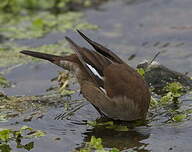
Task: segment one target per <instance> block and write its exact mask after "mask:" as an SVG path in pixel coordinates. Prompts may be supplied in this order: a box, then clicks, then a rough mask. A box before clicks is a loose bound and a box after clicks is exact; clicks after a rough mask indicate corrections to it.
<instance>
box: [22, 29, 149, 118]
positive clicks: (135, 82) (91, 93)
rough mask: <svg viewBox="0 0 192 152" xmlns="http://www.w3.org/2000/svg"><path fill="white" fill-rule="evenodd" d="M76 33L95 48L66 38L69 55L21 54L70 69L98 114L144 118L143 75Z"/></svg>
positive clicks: (146, 97)
mask: <svg viewBox="0 0 192 152" xmlns="http://www.w3.org/2000/svg"><path fill="white" fill-rule="evenodd" d="M78 33H79V34H80V35H81V36H82V37H83V38H84V39H85V40H86V41H87V42H88V43H89V44H90V45H92V47H93V48H94V49H95V50H88V49H87V48H83V47H80V46H78V45H77V44H76V43H75V42H73V41H72V40H71V39H70V38H68V37H66V40H67V41H68V42H69V44H70V46H71V48H72V49H73V50H74V52H75V53H74V54H72V55H68V56H63V57H62V56H55V55H50V54H45V53H40V52H33V51H27V50H24V51H21V53H23V54H26V55H30V56H33V57H37V58H41V59H45V60H48V61H50V62H52V63H54V64H57V65H58V66H61V67H63V68H64V69H68V70H70V71H72V72H73V73H74V74H75V75H76V77H77V80H78V82H79V84H80V87H81V92H82V94H83V96H84V97H85V98H86V99H87V100H88V101H89V102H90V103H91V104H92V105H93V106H94V107H95V108H96V109H97V111H98V112H99V113H100V114H101V115H102V116H106V117H108V118H111V119H115V120H124V121H132V120H138V119H145V117H146V114H147V111H148V108H149V102H150V92H149V88H148V86H147V84H146V83H145V81H144V80H143V78H142V77H141V76H140V75H139V74H138V73H137V72H136V71H135V70H134V69H133V68H131V67H130V66H129V65H127V64H126V63H125V62H124V61H122V60H121V59H120V58H119V57H118V56H117V55H116V54H114V53H113V52H112V51H111V50H109V49H107V48H105V47H104V46H102V45H101V44H98V43H96V42H94V41H92V40H90V39H89V38H88V37H87V36H85V35H84V34H83V33H82V32H80V31H78Z"/></svg>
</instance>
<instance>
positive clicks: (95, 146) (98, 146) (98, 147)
mask: <svg viewBox="0 0 192 152" xmlns="http://www.w3.org/2000/svg"><path fill="white" fill-rule="evenodd" d="M93 151H96V152H120V150H118V149H117V148H112V149H109V150H106V149H104V148H103V145H102V139H101V138H96V137H94V136H92V137H91V140H90V142H87V143H86V144H85V147H84V148H82V149H80V150H77V151H75V152H93Z"/></svg>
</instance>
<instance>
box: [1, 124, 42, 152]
mask: <svg viewBox="0 0 192 152" xmlns="http://www.w3.org/2000/svg"><path fill="white" fill-rule="evenodd" d="M42 136H45V133H44V132H42V131H40V130H34V129H32V128H30V127H28V126H23V127H21V128H20V129H19V130H12V129H1V131H0V150H1V151H2V152H11V151H12V150H11V149H12V148H11V144H12V143H13V142H15V143H16V148H17V149H25V150H28V151H30V150H31V149H33V147H34V142H33V141H30V142H28V143H27V144H22V140H25V139H33V138H39V137H42Z"/></svg>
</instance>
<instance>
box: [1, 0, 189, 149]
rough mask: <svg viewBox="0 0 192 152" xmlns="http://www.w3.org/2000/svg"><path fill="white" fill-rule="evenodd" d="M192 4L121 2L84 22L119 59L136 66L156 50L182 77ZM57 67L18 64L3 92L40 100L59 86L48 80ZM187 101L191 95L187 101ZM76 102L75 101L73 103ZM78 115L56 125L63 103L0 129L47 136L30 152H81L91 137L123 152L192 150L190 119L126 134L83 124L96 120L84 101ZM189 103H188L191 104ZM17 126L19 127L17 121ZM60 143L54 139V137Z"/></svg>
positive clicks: (49, 39) (186, 63)
mask: <svg viewBox="0 0 192 152" xmlns="http://www.w3.org/2000/svg"><path fill="white" fill-rule="evenodd" d="M191 6H192V1H191V0H182V1H181V0H124V1H114V2H108V3H106V4H103V5H102V6H100V7H99V8H98V9H97V10H87V11H86V18H87V20H88V21H90V22H91V23H94V24H96V25H98V26H99V27H100V30H99V31H96V32H95V31H86V33H87V35H89V37H91V38H92V39H94V40H96V41H98V42H101V43H102V44H105V46H108V47H109V48H112V50H114V51H115V52H116V53H117V54H119V56H121V57H122V58H123V59H124V60H125V61H127V62H128V57H129V56H131V55H133V54H135V55H136V57H135V58H134V59H133V60H131V61H129V64H131V65H132V66H133V67H135V66H136V65H137V64H138V63H139V62H140V61H142V60H144V59H151V58H152V57H153V56H154V55H155V54H156V53H157V52H158V51H165V52H164V53H162V54H161V55H160V56H159V57H158V59H157V61H159V62H160V63H161V64H163V65H165V66H167V67H169V68H172V69H173V70H176V71H180V72H190V71H191V70H192V59H191V56H192V50H191V48H192V43H191V41H192V20H191V16H192V9H191ZM66 35H69V36H71V37H72V38H74V39H75V40H76V41H78V42H79V43H80V44H83V45H85V46H87V44H86V43H84V41H83V40H80V39H79V38H80V37H79V36H77V34H76V33H73V32H72V31H68V32H67V33H66ZM63 37H64V35H63V34H59V33H58V34H50V35H48V36H47V37H46V38H42V39H39V40H31V41H30V40H22V41H18V43H20V44H28V45H33V46H36V45H40V44H47V43H53V42H55V41H56V40H59V39H63ZM59 70H61V69H60V68H58V67H56V66H54V65H52V64H48V63H36V64H27V65H22V66H19V67H17V68H15V69H14V70H12V71H11V72H9V73H7V74H6V77H7V78H8V79H9V80H11V81H12V82H14V83H15V88H8V89H4V90H3V91H4V92H5V93H6V94H8V95H41V94H46V93H47V92H46V90H47V89H48V88H49V87H51V86H53V85H57V84H55V83H54V82H51V81H50V80H51V79H52V78H54V77H55V76H57V74H58V71H59ZM186 98H188V99H189V100H191V96H187V97H186ZM79 99H82V97H81V96H79V94H78V93H76V94H75V95H74V96H73V97H72V99H71V100H69V99H67V98H64V100H66V101H67V102H70V103H73V106H77V105H78V104H79V103H75V100H79ZM73 100H74V102H73ZM82 104H84V106H82V107H81V108H80V109H79V110H78V111H76V112H75V113H73V114H72V115H71V117H70V119H66V118H64V119H63V120H55V119H54V118H55V117H56V116H57V115H58V114H62V113H63V112H64V108H63V107H62V103H60V104H58V105H56V106H50V107H49V106H48V107H46V108H45V109H46V110H45V112H44V117H43V118H41V119H35V118H34V119H32V121H30V122H23V121H22V120H23V117H25V116H28V115H30V113H25V114H23V116H20V117H17V118H13V119H11V120H10V121H8V122H5V123H1V124H0V127H1V128H3V127H9V128H15V127H17V126H22V125H28V126H30V127H32V128H34V129H40V130H43V131H45V132H47V135H46V136H45V137H42V138H40V139H37V140H35V147H34V148H33V149H32V150H31V151H34V152H41V151H46V152H53V151H55V152H61V151H65V152H68V151H71V150H73V149H75V148H78V147H81V146H82V144H83V143H84V142H85V141H89V139H90V137H91V136H93V135H94V136H96V137H101V138H102V139H103V143H104V147H117V148H119V149H121V150H123V149H124V150H125V151H126V149H129V148H133V149H135V150H136V151H138V152H148V151H154V152H167V151H174V152H190V151H192V146H191V141H192V122H191V120H188V121H185V122H182V123H176V124H171V125H170V124H162V123H161V121H162V119H164V117H161V116H159V119H158V120H155V121H154V122H150V123H149V125H148V126H140V127H135V128H133V129H130V130H129V131H127V132H120V131H112V130H109V129H104V128H99V127H90V126H87V125H85V124H84V122H85V121H87V120H96V119H98V118H99V115H98V114H97V112H96V111H95V109H94V108H93V107H92V106H91V105H90V104H89V103H87V102H83V103H82ZM187 104H189V105H190V104H191V101H189V103H187ZM16 121H18V122H19V123H18V124H15V122H16ZM58 137H59V138H60V140H55V139H56V138H58Z"/></svg>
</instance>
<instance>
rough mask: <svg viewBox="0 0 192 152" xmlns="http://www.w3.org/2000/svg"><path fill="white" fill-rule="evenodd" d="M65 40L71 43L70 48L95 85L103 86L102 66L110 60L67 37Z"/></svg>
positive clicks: (108, 63)
mask: <svg viewBox="0 0 192 152" xmlns="http://www.w3.org/2000/svg"><path fill="white" fill-rule="evenodd" d="M66 40H67V41H68V42H69V44H70V45H71V48H72V49H73V50H74V51H75V53H76V55H77V56H78V58H79V60H80V62H81V63H82V65H83V66H84V68H85V70H86V71H87V72H88V73H89V75H90V77H91V78H92V80H93V82H94V83H95V84H96V85H97V87H103V85H104V82H103V76H104V75H103V71H104V68H105V67H107V66H108V65H110V64H111V63H112V61H111V60H109V59H108V58H106V57H105V56H103V55H102V54H100V53H97V52H96V51H91V50H89V49H86V48H82V47H80V46H79V45H77V44H76V43H75V42H74V41H73V40H71V39H70V38H69V37H66Z"/></svg>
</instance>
